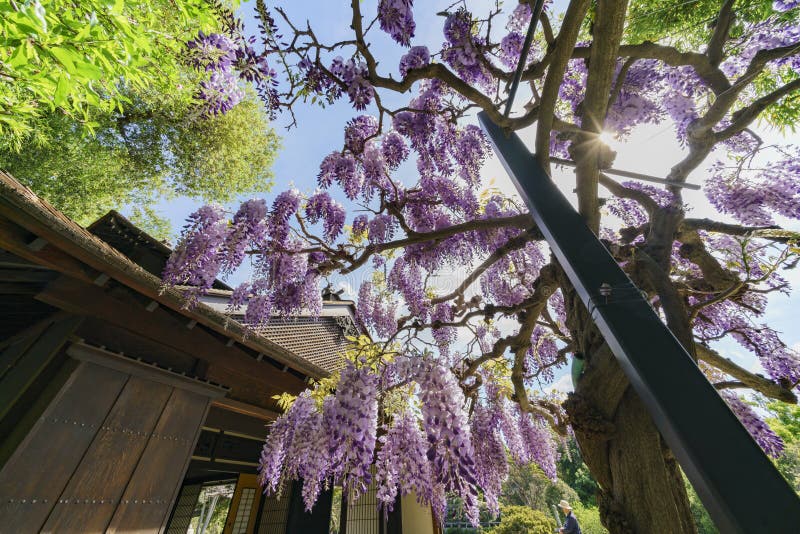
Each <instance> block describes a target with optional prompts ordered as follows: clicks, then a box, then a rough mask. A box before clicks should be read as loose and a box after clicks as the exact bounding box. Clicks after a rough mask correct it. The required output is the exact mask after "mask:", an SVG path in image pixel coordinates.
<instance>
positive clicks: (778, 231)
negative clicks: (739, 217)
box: [681, 219, 800, 243]
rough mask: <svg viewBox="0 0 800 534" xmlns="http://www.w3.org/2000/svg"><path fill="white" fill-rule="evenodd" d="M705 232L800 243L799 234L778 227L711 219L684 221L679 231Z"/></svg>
mask: <svg viewBox="0 0 800 534" xmlns="http://www.w3.org/2000/svg"><path fill="white" fill-rule="evenodd" d="M684 229H686V230H705V231H706V232H716V233H720V234H728V235H735V236H743V237H756V238H759V239H768V240H770V241H774V242H776V243H797V242H800V232H793V231H791V230H784V229H782V228H781V227H780V226H742V225H739V224H731V223H724V222H719V221H714V220H711V219H684V220H683V222H682V223H681V230H684Z"/></svg>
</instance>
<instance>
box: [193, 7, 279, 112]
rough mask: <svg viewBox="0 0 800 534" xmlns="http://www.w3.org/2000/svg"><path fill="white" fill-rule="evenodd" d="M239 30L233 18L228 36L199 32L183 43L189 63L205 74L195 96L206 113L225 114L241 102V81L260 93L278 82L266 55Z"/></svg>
mask: <svg viewBox="0 0 800 534" xmlns="http://www.w3.org/2000/svg"><path fill="white" fill-rule="evenodd" d="M240 30H241V28H240V23H238V21H234V23H233V24H232V25H231V27H230V28H229V33H230V35H224V34H220V33H211V34H205V33H203V32H200V33H199V34H198V35H197V37H196V38H195V39H192V40H191V41H189V42H188V43H186V50H187V53H186V55H187V61H188V62H189V64H190V65H192V66H194V67H195V68H197V69H199V70H203V71H206V72H207V73H208V78H207V79H204V80H203V81H201V82H200V87H199V90H198V95H197V98H198V100H199V102H200V105H201V109H202V111H203V113H204V114H206V115H220V114H224V113H227V112H228V111H230V110H231V109H233V107H234V106H236V104H238V103H239V102H241V100H242V99H243V98H244V90H243V88H242V86H241V83H242V82H250V83H252V84H253V85H254V86H255V87H256V89H257V90H259V91H260V92H262V93H263V92H264V91H267V92H269V91H271V90H272V89H271V87H274V86H275V85H276V84H277V74H276V73H275V71H274V70H273V69H272V68H271V67H270V66H269V63H268V62H267V58H266V55H264V54H259V53H257V52H256V50H255V48H254V46H253V45H254V44H255V38H253V37H250V38H247V39H246V38H244V37H243V36H242V34H241V33H240Z"/></svg>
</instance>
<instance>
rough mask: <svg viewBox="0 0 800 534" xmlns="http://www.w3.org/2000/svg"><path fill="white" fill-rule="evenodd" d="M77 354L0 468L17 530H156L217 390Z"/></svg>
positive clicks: (117, 360)
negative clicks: (72, 367)
mask: <svg viewBox="0 0 800 534" xmlns="http://www.w3.org/2000/svg"><path fill="white" fill-rule="evenodd" d="M67 354H69V355H70V356H72V357H73V358H76V359H78V360H80V361H81V363H80V364H79V366H78V367H77V368H76V370H75V371H74V372H73V374H72V376H70V378H69V379H68V380H67V382H66V383H65V385H64V386H63V387H62V389H61V391H60V392H59V393H58V395H57V396H56V397H55V398H54V399H53V401H52V402H51V403H50V405H49V406H48V408H47V409H46V410H45V411H44V413H43V414H42V416H41V417H40V418H39V420H38V421H37V422H36V424H35V425H34V427H33V429H32V430H31V432H30V433H29V434H28V436H26V438H25V439H24V440H23V441H22V443H21V444H20V446H19V447H18V448H17V449H16V451H15V452H14V453H13V454H12V456H11V457H10V458H9V460H8V462H7V463H6V464H5V466H4V467H3V469H2V471H0V525H14V526H15V531H17V532H37V531H40V530H41V531H43V532H89V531H91V532H126V533H131V532H159V531H160V530H162V529H163V528H164V525H165V523H166V519H167V517H168V515H169V512H170V510H171V507H172V503H173V501H174V499H175V496H176V494H177V491H178V488H179V487H180V484H181V481H182V479H183V474H184V472H185V469H186V466H187V465H188V461H189V457H190V455H191V452H192V449H193V448H194V443H195V440H196V437H197V435H198V433H199V428H200V425H201V423H202V421H203V419H204V417H205V413H206V410H207V408H208V404H209V402H210V400H211V398H213V397H215V396H219V395H221V394H223V393H224V390H222V389H221V388H218V387H212V386H210V385H208V384H205V383H202V382H199V381H196V380H193V379H190V378H186V377H181V376H179V375H175V374H173V373H170V372H168V371H164V370H161V369H158V368H155V367H153V366H150V365H146V364H141V363H138V362H136V361H132V360H130V359H127V358H125V357H123V356H120V355H115V354H112V353H109V352H106V351H103V350H101V349H97V348H93V347H89V346H86V345H82V344H74V345H72V346H70V347H69V348H68V349H67Z"/></svg>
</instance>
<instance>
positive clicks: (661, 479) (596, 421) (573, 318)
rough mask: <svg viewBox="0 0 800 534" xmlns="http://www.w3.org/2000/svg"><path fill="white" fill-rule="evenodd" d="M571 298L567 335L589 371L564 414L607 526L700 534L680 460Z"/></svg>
mask: <svg viewBox="0 0 800 534" xmlns="http://www.w3.org/2000/svg"><path fill="white" fill-rule="evenodd" d="M562 276H563V273H562ZM565 286H567V287H569V286H568V284H563V285H562V287H565ZM565 295H566V296H567V298H565V303H566V305H567V314H568V327H569V329H570V330H571V331H572V333H573V336H574V339H576V340H580V343H579V349H580V352H581V353H582V354H583V355H584V357H585V359H586V367H585V369H584V372H583V375H582V376H581V378H580V380H579V381H578V384H577V388H576V391H575V393H573V394H571V395H570V397H569V398H568V400H567V401H566V402H565V403H564V407H565V408H566V410H567V414H568V416H569V419H570V423H571V424H572V427H573V429H574V431H575V435H576V437H577V440H578V444H579V446H580V449H581V453H582V455H583V459H584V461H585V462H586V464H587V466H588V467H589V470H590V471H591V473H592V475H593V476H594V477H595V479H596V480H597V483H598V485H599V486H600V494H599V495H598V503H599V505H600V517H601V520H602V522H603V524H604V525H605V526H606V528H608V530H609V531H610V532H611V534H628V533H651V532H652V533H664V532H669V533H675V534H695V533H696V529H695V526H694V521H693V519H692V516H691V511H690V508H689V500H688V496H687V494H686V490H685V487H684V485H683V480H682V477H681V473H680V469H679V467H678V464H677V462H676V460H675V457H674V456H673V455H672V453H671V451H670V450H669V449H668V448H667V446H666V444H665V443H664V441H663V439H662V437H661V434H660V433H659V432H658V429H657V428H656V427H655V425H654V424H653V421H652V419H651V418H650V415H649V414H648V413H647V409H646V408H645V406H644V404H643V403H642V401H641V400H640V399H639V397H638V395H637V394H636V392H635V391H634V390H633V388H632V387H631V385H630V382H629V381H628V379H627V377H626V376H625V373H624V372H623V370H622V368H621V367H620V366H619V364H618V363H617V361H616V358H615V357H614V355H613V354H612V352H611V350H610V348H609V347H608V345H607V344H606V343H605V342H604V341H603V339H602V337H601V336H600V333H599V332H598V330H597V328H596V327H595V326H594V324H592V322H591V319H590V318H589V317H588V315H587V313H586V309H585V308H584V307H583V304H582V303H581V302H580V301H579V300H578V298H577V296H576V295H575V293H574V291H573V290H571V289H569V290H567V291H565Z"/></svg>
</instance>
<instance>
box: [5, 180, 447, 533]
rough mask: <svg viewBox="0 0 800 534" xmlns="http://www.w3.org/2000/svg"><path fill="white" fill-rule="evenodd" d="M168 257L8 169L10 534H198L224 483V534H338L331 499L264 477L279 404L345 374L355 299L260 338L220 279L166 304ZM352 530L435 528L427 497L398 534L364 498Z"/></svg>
mask: <svg viewBox="0 0 800 534" xmlns="http://www.w3.org/2000/svg"><path fill="white" fill-rule="evenodd" d="M169 253H170V249H169V248H168V247H167V246H166V245H164V244H163V243H161V242H159V241H157V240H155V239H153V238H152V237H150V236H149V235H147V234H146V233H144V232H142V231H141V230H139V229H138V228H136V227H135V226H134V225H132V224H131V223H130V222H129V221H127V220H126V219H125V218H124V217H122V216H121V215H119V214H118V213H116V212H110V213H109V214H107V215H106V216H104V217H103V218H101V219H100V220H98V221H97V222H95V223H94V224H92V225H91V226H90V227H88V228H86V229H84V228H82V227H81V226H79V225H77V224H76V223H74V222H73V221H71V220H70V219H68V218H67V217H65V216H64V215H63V214H61V213H59V212H58V211H56V210H55V209H53V208H52V207H51V206H50V205H49V204H47V203H46V202H44V201H42V200H41V199H39V198H38V197H36V196H35V195H34V194H33V193H32V192H31V191H30V190H28V189H27V188H25V187H23V186H22V185H20V184H19V183H18V182H16V181H15V180H14V179H13V178H12V177H10V176H8V175H7V174H4V173H2V172H0V317H2V321H0V533H4V532H13V533H27V532H59V533H60V532H120V533H121V532H170V533H173V532H174V533H185V532H187V531H189V530H190V528H191V527H190V522H191V521H192V518H193V517H194V518H195V521H196V520H197V513H196V510H197V508H198V506H199V504H198V499H199V497H200V496H201V493H202V492H203V489H204V488H208V487H209V486H210V485H214V484H221V483H224V482H228V483H230V485H231V487H232V488H233V494H232V498H231V499H230V502H231V504H230V506H229V508H228V511H227V515H226V519H225V526H224V531H225V532H230V533H238V532H257V533H268V534H284V533H294V532H298V533H305V532H308V533H320V534H323V533H327V532H329V523H330V517H331V506H332V502H333V495H332V492H331V491H329V492H327V493H326V494H324V495H323V497H322V498H321V499H320V501H319V502H318V503H317V505H316V506H315V507H314V510H313V511H312V513H305V512H304V510H303V506H302V501H301V499H300V491H299V490H300V488H299V487H292V488H290V489H289V491H288V492H287V493H288V495H284V496H283V498H281V499H280V500H278V499H275V498H269V499H267V498H263V495H262V492H261V491H260V488H258V487H257V485H256V482H255V473H256V468H257V462H258V457H259V455H260V452H261V447H262V445H263V441H264V438H265V436H266V434H267V431H268V426H267V425H268V423H269V422H270V421H272V420H274V419H275V417H277V415H278V414H279V408H278V406H277V404H276V401H275V399H274V398H273V397H274V396H275V395H277V394H279V393H282V392H290V393H294V394H296V393H299V392H300V391H302V390H303V389H304V388H305V387H306V385H307V383H308V381H309V379H312V378H320V377H323V376H326V375H327V374H328V373H329V372H330V371H332V370H333V369H335V368H336V367H337V365H339V363H340V362H341V352H342V350H343V349H344V348H345V347H346V343H347V340H346V336H347V335H350V334H353V333H357V332H358V330H357V326H356V322H355V321H354V314H353V306H352V302H349V301H341V300H338V299H337V298H336V297H335V296H333V295H329V297H330V298H329V299H328V300H326V301H325V304H324V308H323V313H322V316H321V317H320V318H318V319H314V318H311V317H304V316H297V317H292V318H286V319H275V320H274V321H271V322H270V324H269V325H268V326H267V327H265V328H263V329H260V330H259V331H258V332H256V333H253V332H251V331H248V330H247V329H246V328H244V327H243V326H242V325H241V324H240V323H239V322H238V321H237V320H236V319H237V314H236V311H235V310H234V313H233V314H229V313H228V310H227V299H228V298H229V295H230V288H229V287H227V286H226V285H225V284H223V283H221V282H217V283H215V285H214V288H213V289H212V290H211V292H210V293H209V295H207V296H206V297H204V298H203V300H202V304H201V305H199V306H197V307H194V308H191V309H187V308H185V307H184V300H183V298H182V296H181V295H180V293H179V292H178V291H175V290H166V291H163V290H162V289H161V287H160V282H159V275H160V273H161V271H162V269H163V267H164V264H165V262H166V260H167V257H168V255H169ZM370 501H372V502H370ZM341 520H342V522H343V523H344V525H346V527H347V529H346V531H347V532H348V534H373V533H374V534H379V533H388V532H401V531H403V530H405V531H406V532H414V533H417V532H419V533H420V534H425V532H432V530H433V527H432V520H431V519H430V511H429V510H428V509H423V508H422V507H420V506H418V505H417V504H416V502H414V501H413V499H403V501H402V502H401V503H398V507H397V513H395V514H394V515H393V516H392V517H391V518H390V521H389V522H388V523H385V522H383V521H378V518H377V513H376V511H375V506H374V495H372V496H371V497H370V495H367V496H365V497H364V498H363V499H362V501H360V502H358V503H356V504H355V505H351V506H350V507H345V510H343V511H342V516H341ZM412 524H413V526H412ZM404 525H405V528H403V526H404ZM344 531H345V529H341V530H340V532H344Z"/></svg>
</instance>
